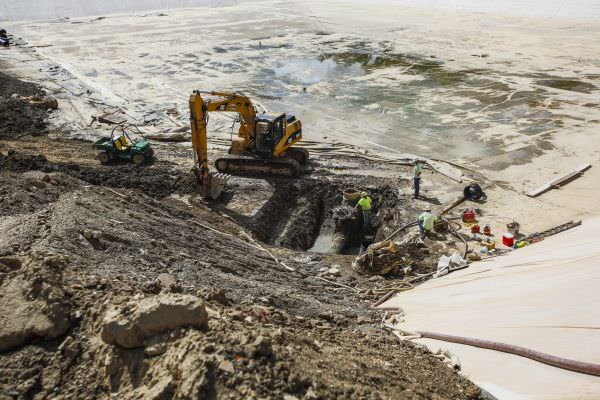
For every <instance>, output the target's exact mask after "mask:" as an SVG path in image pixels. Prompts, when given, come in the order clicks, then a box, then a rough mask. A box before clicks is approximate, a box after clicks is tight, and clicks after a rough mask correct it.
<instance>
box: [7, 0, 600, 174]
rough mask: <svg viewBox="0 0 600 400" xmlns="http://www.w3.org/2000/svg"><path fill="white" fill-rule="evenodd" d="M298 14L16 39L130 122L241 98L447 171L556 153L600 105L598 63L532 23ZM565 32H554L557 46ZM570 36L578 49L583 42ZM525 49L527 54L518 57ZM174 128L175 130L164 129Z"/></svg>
mask: <svg viewBox="0 0 600 400" xmlns="http://www.w3.org/2000/svg"><path fill="white" fill-rule="evenodd" d="M109 3H110V2H109ZM76 4H78V3H76ZM128 4H129V5H131V4H132V3H128ZM133 4H138V3H136V2H134V3H133ZM170 4H173V3H170ZM296 6H298V5H297V4H295V3H293V4H288V3H280V2H259V3H243V4H239V5H237V6H232V7H216V8H215V7H208V8H198V9H195V10H170V11H169V12H168V13H162V12H161V13H158V12H154V13H151V14H148V15H138V16H131V15H128V16H114V17H108V18H104V19H100V20H98V19H90V18H83V19H80V20H72V21H71V22H56V21H54V22H50V23H45V22H39V23H36V22H30V23H22V24H16V25H15V29H17V30H18V31H19V33H22V34H23V35H24V36H25V37H26V38H27V39H29V40H31V42H32V44H34V45H42V46H43V45H51V47H47V48H43V49H40V50H39V51H40V52H44V53H46V54H48V55H49V56H51V57H52V58H53V59H54V60H57V61H58V62H59V63H63V64H64V65H65V66H68V67H69V68H71V69H72V71H75V72H76V73H77V74H78V75H80V76H82V77H84V78H86V79H87V80H88V83H90V84H92V85H94V87H99V88H105V89H106V92H110V93H112V94H114V97H113V98H114V99H118V100H119V104H118V105H119V106H126V107H127V108H128V110H129V112H130V113H131V114H132V115H140V116H142V115H145V114H146V113H147V112H148V110H149V109H150V110H161V109H169V108H173V107H176V108H178V110H179V117H177V118H176V119H177V122H178V123H179V124H180V125H181V126H186V125H187V124H188V123H189V121H188V120H187V113H186V112H185V110H186V108H187V106H186V101H187V95H188V94H189V93H190V92H191V90H193V89H202V90H225V91H240V90H241V91H243V92H244V93H246V94H248V95H249V96H251V97H252V98H253V99H254V100H255V101H256V104H258V105H264V106H265V107H266V108H268V109H270V110H273V111H286V112H291V113H294V114H295V115H296V116H297V117H298V118H299V119H301V120H302V122H303V131H304V135H305V137H306V138H307V139H309V140H323V141H332V140H339V141H343V142H350V143H352V144H356V145H359V146H360V147H364V148H368V149H369V151H372V152H373V151H374V152H386V153H388V154H395V153H413V154H420V155H424V156H428V157H433V158H444V159H456V160H467V161H471V160H474V161H479V160H484V161H486V160H487V158H488V157H500V158H499V159H496V160H490V161H489V162H488V165H493V166H494V168H503V167H504V166H505V165H510V164H520V163H525V162H527V161H529V160H530V159H531V158H532V157H535V156H539V155H540V154H541V153H543V152H544V151H547V150H549V149H552V146H553V145H552V144H551V141H550V140H551V138H552V135H556V134H559V133H561V132H565V131H569V129H577V126H578V124H580V123H581V121H582V118H587V117H586V115H587V114H588V113H589V110H590V109H591V107H590V106H589V105H590V104H592V105H593V104H598V103H600V99H598V92H599V91H598V86H600V79H599V78H598V77H599V76H600V73H598V70H599V68H600V65H599V62H598V60H597V59H596V58H594V57H595V56H594V54H596V53H594V52H591V51H583V50H579V51H578V52H574V53H573V54H570V55H569V54H568V52H569V50H570V49H571V47H567V46H562V47H561V46H556V49H560V50H556V49H555V46H550V45H548V46H547V47H543V46H542V47H540V45H539V38H538V36H539V34H540V33H539V32H540V30H541V28H537V27H534V28H532V30H531V31H527V26H526V24H525V23H524V22H520V23H521V24H523V25H522V26H521V25H518V24H516V23H515V22H514V21H513V20H503V19H499V20H498V21H496V25H497V28H495V29H496V31H494V32H496V35H507V33H506V32H511V34H510V35H507V37H506V38H501V39H497V40H496V42H493V43H488V41H487V40H488V39H487V38H485V37H484V38H481V37H479V36H473V33H474V32H479V30H478V29H480V28H481V26H480V22H479V21H478V20H477V17H472V16H469V17H465V19H464V21H462V20H461V21H459V22H461V23H462V22H464V23H463V25H466V26H467V27H468V29H466V30H465V31H462V30H461V29H463V28H462V25H459V22H457V23H456V25H453V24H449V25H448V26H447V27H446V31H444V32H437V31H436V29H441V28H440V26H442V27H443V24H444V23H446V22H445V21H446V17H445V16H444V17H443V18H442V19H440V21H441V22H440V23H437V22H436V21H433V20H431V19H432V18H434V17H436V16H435V15H429V14H426V15H422V13H421V14H419V13H417V12H413V14H414V15H413V14H410V10H402V12H403V13H404V12H406V13H408V14H407V15H403V19H401V20H398V21H396V20H395V19H390V18H387V19H382V20H377V21H376V22H375V24H376V26H374V27H373V26H370V27H369V26H368V21H367V22H361V23H360V24H358V23H357V26H359V27H360V28H361V29H362V30H360V31H357V30H356V29H350V28H354V27H353V26H352V27H350V28H344V27H343V26H342V27H341V28H340V27H339V26H341V25H343V19H342V18H340V19H333V18H331V19H330V22H332V23H331V24H329V25H328V24H325V23H321V22H319V23H315V22H314V18H313V16H312V15H307V13H308V14H310V11H311V9H310V8H306V7H305V6H304V4H303V5H302V7H303V8H295V7H296ZM324 11H325V12H326V11H327V9H325V10H324ZM346 11H348V10H344V12H346ZM350 11H352V10H350ZM82 12H83V11H82ZM315 14H316V12H315ZM336 18H337V16H336ZM419 18H420V19H421V20H420V21H419ZM324 19H325V20H326V18H324ZM486 22H487V20H486ZM503 24H504V25H506V26H504V25H503ZM492 25H493V24H492ZM431 26H435V29H434V30H431V29H432V28H431ZM365 27H369V29H371V31H369V32H367V33H365V29H366V28H365ZM375 30H376V31H375ZM106 32H110V34H108V35H107V34H104V33H106ZM515 32H517V33H518V34H516V33H515ZM543 32H551V33H552V32H555V31H553V30H543ZM65 33H68V38H67V37H65ZM568 33H569V31H568V30H565V31H561V32H558V33H554V34H555V35H556V37H555V38H554V41H555V42H556V41H559V40H560V38H561V37H562V36H564V35H565V34H568ZM572 35H573V38H574V39H573V40H575V41H577V40H579V38H580V35H581V32H576V33H574V34H572ZM521 36H522V37H521ZM99 38H102V41H103V42H102V45H101V46H99V45H98V41H99ZM157 38H160V40H157ZM517 38H518V40H521V41H523V43H525V44H522V45H520V46H514V48H513V47H512V42H513V41H515V40H517ZM523 38H524V39H523ZM565 43H569V42H568V41H565ZM578 43H579V42H578ZM581 43H582V44H581V46H584V45H586V43H585V42H581ZM92 49H93V50H92ZM573 66H576V68H574V67H573ZM231 121H232V120H231V118H225V117H223V115H222V114H221V115H215V116H214V118H213V116H211V125H210V130H211V132H215V131H216V132H222V133H223V134H225V135H227V137H228V136H229V135H228V134H229V133H230V132H231ZM170 123H171V121H170V120H168V119H166V118H165V119H164V124H165V126H164V127H165V129H168V128H172V126H171V127H169V126H167V125H168V124H170ZM507 148H508V149H509V150H508V151H509V152H512V153H511V154H506V155H505V153H507Z"/></svg>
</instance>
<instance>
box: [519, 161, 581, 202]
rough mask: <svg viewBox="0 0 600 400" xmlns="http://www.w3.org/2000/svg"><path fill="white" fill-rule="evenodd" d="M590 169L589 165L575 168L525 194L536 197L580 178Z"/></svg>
mask: <svg viewBox="0 0 600 400" xmlns="http://www.w3.org/2000/svg"><path fill="white" fill-rule="evenodd" d="M591 167H592V164H589V163H588V164H582V165H580V166H579V167H577V168H575V170H574V171H571V172H569V173H566V174H564V175H561V176H559V177H558V178H555V179H553V180H551V181H550V182H548V183H545V184H543V185H542V186H540V187H538V188H537V189H533V190H531V191H530V192H528V193H527V196H529V197H536V196H539V195H540V194H542V193H544V192H547V191H548V190H550V189H554V188H556V187H559V186H561V185H564V184H566V183H568V182H570V181H572V180H573V179H575V178H577V177H579V176H581V175H582V174H583V172H584V171H585V170H587V169H589V168H591Z"/></svg>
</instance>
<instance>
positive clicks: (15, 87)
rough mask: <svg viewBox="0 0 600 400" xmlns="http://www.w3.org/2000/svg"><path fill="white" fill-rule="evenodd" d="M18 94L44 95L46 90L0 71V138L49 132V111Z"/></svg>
mask: <svg viewBox="0 0 600 400" xmlns="http://www.w3.org/2000/svg"><path fill="white" fill-rule="evenodd" d="M16 96H44V91H43V90H42V89H41V88H40V87H39V86H37V85H35V84H33V83H29V82H23V81H21V80H19V79H16V78H13V77H11V76H9V75H6V74H3V73H2V72H0V138H17V137H20V136H23V135H28V134H30V135H34V136H36V135H41V134H45V133H48V126H47V123H46V119H47V118H48V111H47V110H46V109H44V108H39V107H34V106H32V104H30V102H28V101H27V100H25V99H21V98H16Z"/></svg>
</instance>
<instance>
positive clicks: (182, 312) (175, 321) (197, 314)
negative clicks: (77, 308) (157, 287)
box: [101, 293, 208, 348]
mask: <svg viewBox="0 0 600 400" xmlns="http://www.w3.org/2000/svg"><path fill="white" fill-rule="evenodd" d="M186 326H191V327H195V328H199V329H205V328H207V327H208V314H207V312H206V306H205V304H204V302H203V301H202V300H200V299H199V298H197V297H196V296H192V295H187V294H177V293H165V294H160V295H157V296H152V297H146V298H144V299H141V300H139V301H130V302H129V303H127V304H125V305H124V306H120V307H113V308H111V309H109V310H108V311H107V312H106V315H105V316H104V320H103V322H102V333H101V336H102V340H103V341H104V342H105V343H108V344H116V345H119V346H121V347H125V348H135V347H142V346H143V345H144V340H145V339H147V338H150V337H152V336H154V335H156V334H158V333H160V332H163V331H166V330H171V329H175V328H178V327H186Z"/></svg>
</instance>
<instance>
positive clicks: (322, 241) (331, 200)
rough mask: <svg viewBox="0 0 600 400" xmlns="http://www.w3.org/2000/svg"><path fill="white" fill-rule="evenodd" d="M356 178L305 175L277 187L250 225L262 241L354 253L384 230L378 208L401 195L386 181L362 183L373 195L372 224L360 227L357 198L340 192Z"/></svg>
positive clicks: (331, 251) (393, 202)
mask: <svg viewBox="0 0 600 400" xmlns="http://www.w3.org/2000/svg"><path fill="white" fill-rule="evenodd" d="M353 184H355V182H352V181H345V180H337V181H332V180H318V179H305V180H302V181H295V182H291V183H282V184H279V185H277V186H276V187H275V191H274V193H273V195H272V196H271V197H270V199H269V200H268V201H267V202H266V203H265V204H264V205H263V206H262V207H261V208H260V209H259V210H258V212H257V213H256V214H255V216H254V218H253V219H252V222H251V223H250V226H249V228H250V229H251V230H252V232H253V233H254V235H255V236H256V237H257V238H258V239H259V240H261V241H262V242H264V243H268V244H272V245H275V246H281V247H285V248H289V249H294V250H303V251H311V252H316V253H329V254H358V252H359V249H360V246H361V245H366V244H368V243H370V242H372V241H373V240H379V239H381V238H382V237H383V236H384V235H383V233H382V232H381V229H380V228H381V227H382V218H380V216H379V214H381V213H379V210H380V209H381V208H383V209H387V208H389V207H390V206H396V205H397V203H398V201H399V200H400V199H399V198H398V196H397V194H396V191H394V190H392V189H391V188H390V187H389V186H382V187H364V188H361V190H363V189H365V190H367V191H368V192H369V194H370V196H371V197H372V198H373V204H374V205H373V210H372V217H371V226H372V228H371V229H370V230H367V231H363V229H362V225H361V224H362V216H361V214H360V213H359V212H358V210H355V209H354V205H355V204H356V201H348V200H346V199H344V197H343V195H342V193H343V191H344V190H345V189H347V188H349V187H352V185H353Z"/></svg>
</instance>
